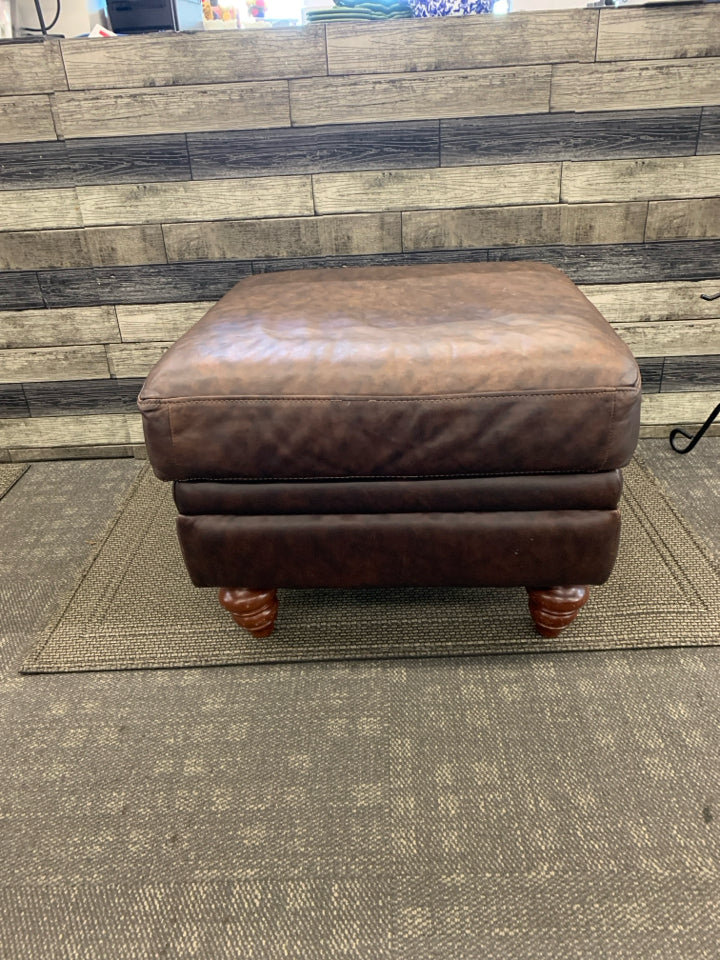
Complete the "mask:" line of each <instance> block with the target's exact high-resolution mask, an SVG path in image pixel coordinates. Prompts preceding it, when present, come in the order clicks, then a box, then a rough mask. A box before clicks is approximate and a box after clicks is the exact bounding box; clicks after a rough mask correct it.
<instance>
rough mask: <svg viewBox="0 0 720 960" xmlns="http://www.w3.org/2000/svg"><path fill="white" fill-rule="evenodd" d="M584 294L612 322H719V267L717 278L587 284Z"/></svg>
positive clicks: (719, 266) (719, 265)
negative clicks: (710, 298) (716, 320)
mask: <svg viewBox="0 0 720 960" xmlns="http://www.w3.org/2000/svg"><path fill="white" fill-rule="evenodd" d="M581 290H582V292H583V293H584V294H585V296H586V297H587V298H588V300H591V301H592V302H593V303H594V304H595V306H596V307H597V308H598V310H599V311H600V313H602V315H603V316H604V317H605V318H606V319H607V320H610V321H628V320H632V321H636V322H637V321H645V320H711V319H720V298H719V299H717V300H703V294H705V296H713V295H714V294H715V293H720V264H718V270H717V272H716V275H715V278H714V279H709V280H672V281H669V282H660V283H606V284H585V285H583V286H582V287H581Z"/></svg>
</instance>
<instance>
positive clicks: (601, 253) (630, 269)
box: [436, 240, 720, 283]
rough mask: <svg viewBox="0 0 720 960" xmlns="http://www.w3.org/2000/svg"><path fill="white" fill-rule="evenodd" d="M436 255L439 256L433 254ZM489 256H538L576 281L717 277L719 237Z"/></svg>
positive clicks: (515, 251) (525, 250)
mask: <svg viewBox="0 0 720 960" xmlns="http://www.w3.org/2000/svg"><path fill="white" fill-rule="evenodd" d="M436 256H438V255H437V254H436ZM488 258H489V259H490V260H540V261H542V262H544V263H551V264H553V265H554V266H556V267H559V268H560V269H561V270H564V271H565V273H567V274H568V276H570V277H571V278H572V279H573V280H574V281H575V282H576V283H634V282H637V283H640V282H644V283H648V282H653V281H660V280H704V279H705V278H710V279H714V278H716V277H717V272H718V260H719V258H720V241H717V240H686V241H678V242H673V241H668V242H666V243H625V244H617V245H602V246H597V247H571V246H556V247H502V248H499V249H495V250H489V251H488Z"/></svg>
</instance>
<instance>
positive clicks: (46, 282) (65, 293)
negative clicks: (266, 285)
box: [39, 261, 251, 307]
mask: <svg viewBox="0 0 720 960" xmlns="http://www.w3.org/2000/svg"><path fill="white" fill-rule="evenodd" d="M249 273H251V265H250V264H249V263H243V262H227V261H222V262H219V263H218V262H215V263H181V264H169V265H167V266H165V265H162V264H160V265H150V266H144V267H114V268H109V267H104V268H103V267H98V268H96V269H95V270H55V271H43V272H41V273H40V274H39V277H40V284H41V289H42V292H43V297H44V298H45V301H46V302H47V305H48V306H49V307H66V306H83V305H88V306H89V305H93V304H102V303H108V304H115V303H155V302H167V303H170V302H180V303H184V302H186V301H191V300H219V299H220V297H222V296H224V295H225V294H226V293H227V292H228V290H229V289H230V288H231V287H232V286H234V284H235V283H237V281H238V280H240V279H242V277H246V276H247V275H248V274H249Z"/></svg>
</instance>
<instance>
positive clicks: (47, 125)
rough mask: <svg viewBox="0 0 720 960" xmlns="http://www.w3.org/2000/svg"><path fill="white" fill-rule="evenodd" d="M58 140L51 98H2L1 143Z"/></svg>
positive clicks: (0, 114) (0, 110) (0, 117)
mask: <svg viewBox="0 0 720 960" xmlns="http://www.w3.org/2000/svg"><path fill="white" fill-rule="evenodd" d="M56 139H57V134H56V133H55V123H54V121H53V115H52V110H51V109H50V97H49V96H47V95H41V96H27V97H0V143H26V142H28V141H35V140H56Z"/></svg>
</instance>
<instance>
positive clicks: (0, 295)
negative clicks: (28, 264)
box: [0, 272, 45, 310]
mask: <svg viewBox="0 0 720 960" xmlns="http://www.w3.org/2000/svg"><path fill="white" fill-rule="evenodd" d="M44 306H45V301H44V299H43V295H42V293H41V291H40V284H39V282H38V275H37V273H34V272H25V273H20V272H17V273H0V310H26V309H28V308H31V307H44Z"/></svg>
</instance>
